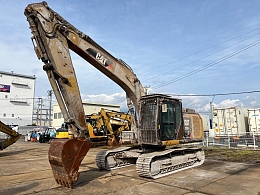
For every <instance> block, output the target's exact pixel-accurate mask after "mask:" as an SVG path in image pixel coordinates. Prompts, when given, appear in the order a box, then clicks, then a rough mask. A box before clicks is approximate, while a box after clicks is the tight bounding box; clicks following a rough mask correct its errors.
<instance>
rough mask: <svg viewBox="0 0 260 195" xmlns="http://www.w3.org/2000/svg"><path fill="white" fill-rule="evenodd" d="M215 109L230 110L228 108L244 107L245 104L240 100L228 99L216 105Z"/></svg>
mask: <svg viewBox="0 0 260 195" xmlns="http://www.w3.org/2000/svg"><path fill="white" fill-rule="evenodd" d="M213 105H214V107H216V108H228V107H244V104H243V102H241V101H240V100H238V99H235V100H231V99H226V100H224V101H222V102H220V103H219V104H214V103H213Z"/></svg>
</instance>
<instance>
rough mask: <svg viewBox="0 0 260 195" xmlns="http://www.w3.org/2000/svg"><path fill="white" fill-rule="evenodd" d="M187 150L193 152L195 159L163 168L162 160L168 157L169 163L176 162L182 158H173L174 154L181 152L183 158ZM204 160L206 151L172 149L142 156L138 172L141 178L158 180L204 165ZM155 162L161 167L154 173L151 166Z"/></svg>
mask: <svg viewBox="0 0 260 195" xmlns="http://www.w3.org/2000/svg"><path fill="white" fill-rule="evenodd" d="M185 150H187V151H189V152H191V151H193V152H194V157H192V158H191V159H190V160H188V161H186V162H180V163H177V164H172V163H169V166H167V167H166V168H165V167H164V168H162V162H161V159H163V158H166V157H168V158H169V159H168V160H169V161H170V160H171V161H174V159H175V158H176V159H177V158H179V159H181V157H180V156H173V155H172V154H174V153H176V152H181V153H183V157H184V154H185ZM187 155H189V154H187ZM155 158H156V160H155ZM158 158H159V160H158ZM204 159H205V155H204V151H203V150H201V149H200V148H193V149H191V148H189V149H186V148H184V149H170V150H166V151H161V152H153V153H149V154H142V155H141V156H139V158H138V159H137V162H136V171H137V173H138V174H139V176H141V177H147V178H152V179H157V178H160V177H164V176H167V175H170V174H173V173H176V172H179V171H182V170H185V169H188V168H192V167H196V166H199V165H201V164H203V162H204ZM164 160H165V159H164ZM177 160H178V159H177ZM177 160H176V161H177ZM153 162H157V163H158V164H159V165H158V166H157V168H158V169H157V170H153V171H152V170H151V169H152V168H151V164H152V163H153Z"/></svg>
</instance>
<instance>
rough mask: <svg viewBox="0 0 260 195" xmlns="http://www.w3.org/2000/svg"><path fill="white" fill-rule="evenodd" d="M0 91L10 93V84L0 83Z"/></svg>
mask: <svg viewBox="0 0 260 195" xmlns="http://www.w3.org/2000/svg"><path fill="white" fill-rule="evenodd" d="M0 92H7V93H10V85H2V84H0Z"/></svg>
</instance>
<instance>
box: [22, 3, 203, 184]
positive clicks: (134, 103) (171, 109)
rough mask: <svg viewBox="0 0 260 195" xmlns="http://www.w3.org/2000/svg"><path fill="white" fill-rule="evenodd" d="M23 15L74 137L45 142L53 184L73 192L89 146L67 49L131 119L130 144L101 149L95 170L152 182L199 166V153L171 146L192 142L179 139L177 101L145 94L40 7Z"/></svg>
mask: <svg viewBox="0 0 260 195" xmlns="http://www.w3.org/2000/svg"><path fill="white" fill-rule="evenodd" d="M24 13H25V16H26V17H27V21H28V22H29V25H30V29H31V32H32V34H33V37H32V42H33V44H34V49H35V52H36V54H37V57H38V58H39V59H41V61H42V62H43V63H44V66H43V69H44V70H45V71H46V73H47V76H48V79H49V81H50V84H51V86H52V89H53V91H54V94H55V96H56V99H57V101H58V104H59V107H60V108H61V112H62V114H63V117H64V121H65V122H66V123H67V125H68V128H69V130H70V131H72V132H73V135H74V139H55V140H52V141H51V143H50V148H49V154H48V156H49V162H50V165H51V167H52V171H53V175H54V178H55V180H56V182H57V183H58V184H60V185H63V186H66V187H68V188H73V183H75V182H76V181H77V180H78V178H79V172H78V170H79V166H80V164H81V162H82V160H83V158H84V157H85V155H86V154H87V152H88V150H89V148H90V147H91V145H92V142H91V140H90V138H89V134H88V129H87V123H86V120H85V113H84V109H83V106H82V100H81V96H80V91H79V87H78V83H77V79H76V74H75V71H74V67H73V64H72V60H71V56H70V50H72V51H74V52H75V53H76V54H78V55H79V56H80V57H82V58H83V59H85V60H86V61H87V62H89V63H90V64H91V65H92V66H94V67H95V68H96V69H98V70H99V71H100V72H102V73H103V74H104V75H106V76H107V77H109V78H110V79H111V80H113V81H114V82H115V83H117V84H118V85H119V86H120V87H121V88H122V89H123V90H124V91H125V92H126V97H127V105H128V108H129V111H130V114H131V117H132V124H131V133H132V136H131V137H132V138H133V139H134V140H136V144H135V145H134V146H131V147H118V148H116V149H111V150H101V151H100V152H99V153H98V154H97V156H96V164H97V166H98V167H99V169H106V170H111V169H117V168H121V167H124V166H129V165H133V164H135V165H136V171H137V173H138V174H139V176H141V177H147V178H153V179H156V178H159V177H163V176H166V175H169V174H172V173H175V172H177V171H182V170H184V169H187V168H190V167H195V166H198V165H201V164H202V163H203V162H204V159H205V155H204V151H203V149H202V148H199V147H194V148H193V147H176V146H177V145H179V144H187V143H190V142H192V141H193V140H191V139H185V137H184V130H183V115H182V102H181V100H180V99H176V98H172V97H170V96H167V95H163V94H151V95H147V94H146V93H145V90H144V88H143V87H142V85H141V83H140V81H139V79H138V78H137V76H136V75H135V74H134V72H133V70H132V69H131V67H130V66H129V65H127V64H126V63H125V62H124V61H123V60H120V59H117V58H115V57H114V56H112V55H111V54H110V53H109V52H107V51H106V50H105V49H103V48H102V47H101V46H100V45H98V44H97V43H96V42H95V41H94V40H92V39H91V38H90V37H89V36H88V35H86V34H84V33H83V32H81V31H79V30H78V29H77V28H75V27H74V26H73V25H71V24H70V23H69V22H68V21H66V20H65V19H64V18H63V17H62V16H60V15H59V14H58V13H57V12H55V11H54V10H52V9H51V8H50V7H49V6H48V5H47V3H46V2H42V3H34V4H29V5H28V6H27V7H26V9H25V12H24ZM196 141H198V140H196Z"/></svg>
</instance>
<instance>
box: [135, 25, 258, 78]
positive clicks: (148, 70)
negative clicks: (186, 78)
mask: <svg viewBox="0 0 260 195" xmlns="http://www.w3.org/2000/svg"><path fill="white" fill-rule="evenodd" d="M259 29H260V28H256V29H254V30H251V31H248V32H246V33H244V34H241V35H238V36H236V37H233V38H231V39H228V40H226V41H223V42H220V43H218V44H215V45H212V46H210V47H207V48H206V49H202V50H200V51H197V52H194V53H192V54H189V55H187V56H184V57H181V58H179V59H177V60H174V61H171V62H168V63H166V64H163V65H160V66H157V67H155V68H153V69H149V70H147V71H144V72H141V73H138V75H141V74H144V73H146V72H150V71H152V70H155V69H158V68H160V67H163V66H166V65H168V64H171V63H174V62H177V61H180V60H183V59H185V58H188V57H190V56H193V55H195V54H198V53H201V52H203V51H206V50H208V49H211V48H213V47H216V46H218V45H221V44H223V43H226V42H229V41H231V40H234V39H236V38H238V37H241V36H244V35H246V34H249V33H251V32H253V31H256V30H259Z"/></svg>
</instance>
